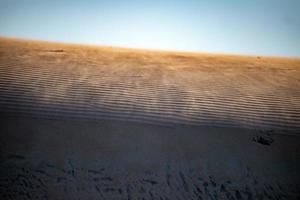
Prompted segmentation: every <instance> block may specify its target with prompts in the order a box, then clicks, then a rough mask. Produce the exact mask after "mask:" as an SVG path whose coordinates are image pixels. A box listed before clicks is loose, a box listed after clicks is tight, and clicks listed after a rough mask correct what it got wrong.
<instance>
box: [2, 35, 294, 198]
mask: <svg viewBox="0 0 300 200" xmlns="http://www.w3.org/2000/svg"><path fill="white" fill-rule="evenodd" d="M299 88H300V59H299V58H277V57H264V56H238V55H221V54H207V53H185V52H167V51H150V50H136V49H126V48H111V47H97V46H84V45H72V44H62V43H53V42H40V41H30V40H18V39H7V38H1V39H0V117H1V121H2V123H1V124H2V125H1V128H0V131H1V155H0V156H1V164H0V171H1V173H3V175H1V183H0V194H5V195H8V194H9V195H11V196H12V197H13V198H14V199H16V198H27V199H32V198H35V197H37V198H38V199H39V198H41V199H42V198H46V197H47V198H50V199H56V197H60V198H61V199H68V198H69V199H74V198H83V199H99V198H100V199H124V198H125V199H143V198H144V199H261V198H269V199H297V198H300V188H299V185H300V171H299V169H300V140H299V132H300V90H299ZM4 190H5V191H6V192H5V193H4V192H1V191H4Z"/></svg>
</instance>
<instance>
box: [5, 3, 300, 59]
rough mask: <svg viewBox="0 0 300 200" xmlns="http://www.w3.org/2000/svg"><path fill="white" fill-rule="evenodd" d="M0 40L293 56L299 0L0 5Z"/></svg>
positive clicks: (298, 36) (299, 43) (299, 47)
mask: <svg viewBox="0 0 300 200" xmlns="http://www.w3.org/2000/svg"><path fill="white" fill-rule="evenodd" d="M0 35H2V36H11V37H21V38H31V39H41V40H51V41H62V42H71V43H86V44H99V45H109V46H121V47H134V48H154V49H165V50H184V51H202V52H220V53H235V54H254V55H279V56H300V1H299V0H251V1H249V0H206V1H202V0H181V1H179V0H173V1H171V0H149V1H143V0H132V1H130V0H128V1H126V0H123V1H121V0H82V1H79V0H49V1H46V0H0Z"/></svg>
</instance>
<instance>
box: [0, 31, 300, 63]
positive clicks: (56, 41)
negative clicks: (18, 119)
mask: <svg viewBox="0 0 300 200" xmlns="http://www.w3.org/2000/svg"><path fill="white" fill-rule="evenodd" d="M0 39H10V40H21V41H32V42H45V43H58V44H65V45H75V46H86V47H100V48H101V47H102V48H113V49H124V50H136V51H148V52H149V51H150V52H164V53H180V54H208V55H223V56H239V57H264V58H283V59H300V55H299V56H288V55H270V54H244V53H233V52H217V51H196V50H195V51H188V50H179V49H159V48H141V47H132V46H117V45H108V44H98V43H80V42H71V41H61V40H51V39H50V40H46V39H39V38H31V37H18V36H7V35H0Z"/></svg>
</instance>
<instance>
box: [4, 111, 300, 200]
mask: <svg viewBox="0 0 300 200" xmlns="http://www.w3.org/2000/svg"><path fill="white" fill-rule="evenodd" d="M1 123H2V125H1V129H0V130H1V164H0V171H1V178H0V193H1V198H2V199H9V197H10V196H11V197H12V198H13V199H23V198H24V199H34V198H37V199H142V198H144V199H201V198H202V199H263V198H264V199H297V198H298V199H299V197H300V188H299V183H300V182H299V181H300V172H299V169H300V162H299V159H300V140H299V137H298V136H287V135H277V134H276V133H274V134H273V135H272V136H271V137H272V138H273V139H274V142H273V143H272V144H271V145H269V146H268V145H262V144H259V143H256V142H253V141H252V138H253V137H256V136H257V135H262V136H264V134H262V133H260V132H259V131H255V130H246V129H238V128H213V127H198V126H184V125H174V126H161V125H150V124H143V123H134V122H119V121H109V120H101V121H99V122H78V121H62V120H46V119H34V118H33V119H30V118H15V117H5V118H1Z"/></svg>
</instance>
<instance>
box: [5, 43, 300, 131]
mask: <svg viewBox="0 0 300 200" xmlns="http://www.w3.org/2000/svg"><path fill="white" fill-rule="evenodd" d="M61 51H62V52H61ZM0 56H1V57H0V59H1V64H0V77H1V79H0V89H1V94H0V95H1V96H0V108H1V110H2V111H3V112H4V111H7V112H9V113H12V112H17V113H25V114H37V115H39V116H40V115H47V116H53V117H54V118H55V117H63V118H66V117H72V118H85V119H100V118H108V117H109V118H113V119H121V120H124V119H125V120H135V121H143V122H150V123H152V122H155V123H162V124H164V123H167V122H168V123H181V124H194V125H214V126H230V127H232V126H234V127H247V128H263V129H280V130H291V131H298V130H300V91H299V87H300V78H299V77H300V60H299V59H284V58H280V59H279V58H264V57H262V58H260V59H259V58H257V57H238V56H225V55H210V54H184V53H168V52H151V51H137V50H128V49H115V48H101V47H87V46H78V45H77V46H76V45H62V44H55V43H40V42H26V41H11V40H3V39H2V40H1V46H0Z"/></svg>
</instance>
